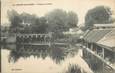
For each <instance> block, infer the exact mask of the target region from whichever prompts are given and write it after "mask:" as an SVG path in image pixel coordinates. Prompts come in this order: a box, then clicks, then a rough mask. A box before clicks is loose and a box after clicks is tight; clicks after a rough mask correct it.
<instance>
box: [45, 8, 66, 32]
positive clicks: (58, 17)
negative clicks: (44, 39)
mask: <svg viewBox="0 0 115 73" xmlns="http://www.w3.org/2000/svg"><path fill="white" fill-rule="evenodd" d="M46 19H47V20H48V25H49V29H50V30H49V31H54V32H60V31H63V30H65V24H66V22H67V21H66V19H67V13H66V12H65V11H63V10H61V9H56V10H54V11H52V12H49V13H48V14H46Z"/></svg>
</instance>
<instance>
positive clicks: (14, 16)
mask: <svg viewBox="0 0 115 73" xmlns="http://www.w3.org/2000/svg"><path fill="white" fill-rule="evenodd" d="M7 13H8V17H9V21H10V22H11V23H10V24H11V25H10V30H11V31H13V32H17V31H18V27H20V22H21V21H22V20H21V18H20V15H19V14H18V13H17V12H16V11H14V10H12V11H8V12H7Z"/></svg>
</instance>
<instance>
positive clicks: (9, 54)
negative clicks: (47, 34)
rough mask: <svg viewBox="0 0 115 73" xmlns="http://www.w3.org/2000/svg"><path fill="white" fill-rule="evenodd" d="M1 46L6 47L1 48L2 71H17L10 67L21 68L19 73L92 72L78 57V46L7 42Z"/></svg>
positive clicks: (10, 72)
mask: <svg viewBox="0 0 115 73" xmlns="http://www.w3.org/2000/svg"><path fill="white" fill-rule="evenodd" d="M2 48H6V49H7V50H6V49H2V58H3V59H2V64H5V65H2V66H5V67H3V70H2V71H3V72H4V73H14V72H15V73H16V72H17V71H12V69H21V71H19V73H28V72H30V73H73V71H75V73H76V72H79V71H80V72H81V73H84V72H83V71H86V72H87V73H93V72H92V71H91V70H90V68H89V66H88V65H87V63H86V62H85V61H84V60H83V59H82V58H81V57H80V55H79V53H80V52H81V51H80V49H79V48H78V47H74V46H70V45H66V46H59V45H58V46H57V45H53V46H50V47H49V46H40V45H39V46H35V45H34V46H32V45H15V44H13V45H12V44H7V45H5V46H4V47H2ZM6 69H7V70H6ZM6 71H7V72H6Z"/></svg>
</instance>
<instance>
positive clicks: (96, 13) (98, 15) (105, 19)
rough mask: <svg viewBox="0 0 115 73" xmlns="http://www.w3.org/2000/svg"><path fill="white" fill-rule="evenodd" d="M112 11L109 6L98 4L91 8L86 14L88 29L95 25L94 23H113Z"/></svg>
mask: <svg viewBox="0 0 115 73" xmlns="http://www.w3.org/2000/svg"><path fill="white" fill-rule="evenodd" d="M111 15H112V12H111V10H110V8H109V7H105V6H97V7H95V8H93V9H90V10H89V11H88V12H87V14H86V16H85V27H86V29H88V28H90V27H92V26H93V24H108V23H112V22H113V21H112V19H111Z"/></svg>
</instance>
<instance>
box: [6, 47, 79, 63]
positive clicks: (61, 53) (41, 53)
mask: <svg viewBox="0 0 115 73" xmlns="http://www.w3.org/2000/svg"><path fill="white" fill-rule="evenodd" d="M10 50H11V51H10V55H9V59H8V61H9V62H14V63H15V62H17V61H18V60H19V59H20V58H24V59H26V58H28V57H30V56H33V57H34V58H42V59H45V58H46V57H50V58H51V59H52V60H53V61H54V62H55V63H60V62H62V61H63V60H64V59H65V58H66V57H69V56H73V55H74V54H77V50H76V49H70V47H69V45H67V46H56V45H54V46H50V47H49V46H42V45H41V46H40V45H39V46H37V45H34V46H33V45H15V47H14V48H13V49H10ZM75 50H76V51H75Z"/></svg>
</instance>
